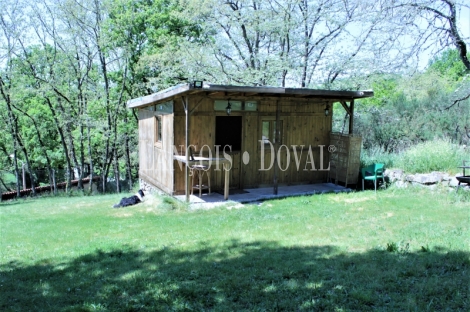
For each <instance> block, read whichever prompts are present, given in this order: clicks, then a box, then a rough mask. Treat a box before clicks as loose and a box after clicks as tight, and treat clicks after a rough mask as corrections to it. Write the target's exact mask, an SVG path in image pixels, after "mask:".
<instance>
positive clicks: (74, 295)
mask: <svg viewBox="0 0 470 312" xmlns="http://www.w3.org/2000/svg"><path fill="white" fill-rule="evenodd" d="M469 255H470V254H469V253H468V252H456V251H446V250H433V251H427V252H417V253H409V252H387V251H380V250H370V251H368V252H364V253H344V252H341V251H340V250H338V249H337V248H336V247H332V246H319V247H316V246H315V247H305V248H303V247H289V248H287V247H283V246H279V245H278V244H276V243H273V242H255V243H249V244H247V243H241V242H238V241H227V242H226V243H225V244H224V245H223V246H216V247H211V246H207V245H204V244H201V246H200V248H199V249H198V250H197V251H194V252H187V251H181V250H179V249H177V248H164V249H162V250H158V251H153V252H145V251H139V250H135V249H132V248H124V249H123V250H112V251H107V252H103V251H96V252H95V253H92V254H87V255H84V256H81V257H79V258H76V259H73V260H72V261H70V262H65V263H51V262H50V261H48V260H43V261H40V262H38V263H37V264H35V265H31V266H27V265H22V264H21V263H10V264H8V265H3V266H2V267H1V275H0V285H1V286H0V296H1V300H0V310H2V311H41V310H43V311H92V310H108V311H135V310H141V311H142V310H144V311H145V310H146V311H167V310H196V311H200V310H217V311H235V310H236V311H240V310H248V311H253V310H257V311H260V310H267V311H276V310H277V311H279V310H284V311H296V310H306V311H312V310H313V311H321V310H326V311H333V310H340V309H343V310H347V311H350V310H356V311H367V310H382V311H383V310H387V311H404V310H407V311H408V310H416V311H425V310H431V311H468V310H469V309H470V304H469V283H470V280H469V273H470V271H469V269H470V261H469Z"/></svg>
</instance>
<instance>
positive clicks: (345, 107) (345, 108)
mask: <svg viewBox="0 0 470 312" xmlns="http://www.w3.org/2000/svg"><path fill="white" fill-rule="evenodd" d="M340 103H341V105H343V107H344V110H345V111H346V112H347V113H348V115H349V116H351V110H350V109H349V107H348V104H346V102H345V101H340Z"/></svg>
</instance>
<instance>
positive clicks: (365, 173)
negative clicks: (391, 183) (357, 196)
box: [361, 164, 385, 192]
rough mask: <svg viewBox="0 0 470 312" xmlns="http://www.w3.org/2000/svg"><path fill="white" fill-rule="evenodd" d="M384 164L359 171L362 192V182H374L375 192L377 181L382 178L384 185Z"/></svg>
mask: <svg viewBox="0 0 470 312" xmlns="http://www.w3.org/2000/svg"><path fill="white" fill-rule="evenodd" d="M384 171H385V168H384V164H373V165H370V166H367V167H365V168H362V169H361V175H362V190H364V180H369V181H374V189H375V192H377V180H378V179H380V178H382V181H383V183H384V185H385V176H384Z"/></svg>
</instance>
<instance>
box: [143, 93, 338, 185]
mask: <svg viewBox="0 0 470 312" xmlns="http://www.w3.org/2000/svg"><path fill="white" fill-rule="evenodd" d="M216 99H218V100H220V99H227V98H224V97H223V96H212V97H205V98H204V97H201V96H192V97H191V96H190V97H189V106H190V110H192V109H194V108H195V107H196V106H197V108H196V109H195V110H194V111H193V113H192V115H191V118H190V144H191V145H194V146H195V147H194V148H193V152H194V153H199V151H200V149H201V148H202V146H203V145H208V146H209V147H210V148H211V149H212V152H213V153H214V154H215V147H214V144H215V135H216V134H215V118H216V116H217V115H220V116H226V113H225V112H223V111H218V112H216V111H214V100H216ZM231 99H232V100H234V101H235V100H255V101H257V102H258V111H257V112H233V113H232V115H233V116H243V129H242V150H241V151H240V152H239V153H233V154H232V157H233V158H234V161H236V163H234V167H233V171H232V174H231V179H230V180H231V186H232V187H234V186H237V187H238V186H239V187H241V188H253V187H259V186H272V185H273V171H274V170H273V169H272V168H271V170H268V171H260V170H259V169H260V168H261V159H260V156H261V146H260V141H259V140H260V139H261V122H262V121H263V120H267V119H269V120H275V118H276V105H277V101H278V100H279V101H280V103H279V104H280V109H281V113H280V119H281V120H282V121H283V134H282V144H283V145H286V146H288V147H289V158H290V159H289V164H287V149H286V148H285V147H283V148H282V149H281V153H280V156H281V157H280V160H279V161H280V164H281V168H283V169H285V168H287V169H286V170H285V171H282V170H278V174H279V177H278V181H279V184H280V185H291V184H304V183H318V182H324V181H325V180H326V178H327V172H326V171H319V170H318V169H320V148H319V147H318V146H319V145H324V149H323V152H324V155H323V160H324V167H325V169H326V168H327V167H328V145H329V132H330V131H331V120H332V119H331V118H332V116H331V114H330V115H329V116H325V115H324V109H325V105H326V104H327V101H325V100H312V99H310V100H309V99H301V98H274V97H270V98H263V97H250V98H242V97H239V98H234V97H231ZM182 103H183V102H182V99H181V98H176V99H174V145H175V146H176V148H177V150H178V153H180V154H182V155H184V154H185V148H184V145H185V112H184V109H183V104H182ZM330 111H331V110H330ZM139 125H140V124H139ZM168 130H169V129H168ZM169 131H171V130H169ZM141 135H143V138H145V135H147V136H148V134H144V133H142V134H141ZM141 144H142V143H141ZM292 145H297V148H298V149H297V156H298V158H299V159H300V163H299V168H297V164H296V160H295V155H294V150H293V149H292V148H291V147H292ZM301 145H304V148H303V150H300V146H301ZM309 146H312V156H313V162H314V166H315V169H316V170H311V169H313V168H312V164H311V163H309V164H307V163H306V162H307V161H309V162H311V160H312V159H311V157H309V153H308V152H309ZM172 148H173V147H172ZM141 150H142V151H145V147H144V149H141ZM204 151H205V152H206V154H207V151H208V148H207V147H205V148H204ZM244 151H247V152H248V153H249V158H250V161H249V163H248V164H246V165H245V164H244V163H243V161H242V159H243V152H244ZM212 156H213V157H215V155H212ZM219 157H223V151H222V150H220V154H219ZM264 158H265V166H266V167H267V166H269V164H270V158H271V151H270V150H265V157H264ZM148 161H149V160H148V159H144V162H142V161H141V164H142V163H146V162H148ZM157 161H159V160H158V158H157ZM275 165H276V164H275ZM171 168H174V169H175V170H174V180H171V181H174V185H173V186H172V187H171V188H172V193H173V194H184V181H185V180H184V165H182V166H181V169H180V165H179V164H178V162H176V161H174V162H173V164H172V166H171ZM215 169H216V167H215V166H213V167H212V181H211V182H212V188H213V189H216V188H219V189H222V188H223V172H222V170H219V171H218V172H217V171H216V170H215ZM220 169H221V168H220ZM304 169H307V170H304ZM141 170H142V169H141ZM160 170H162V168H160ZM157 171H158V170H157ZM152 176H154V173H152ZM155 179H163V177H155ZM165 179H168V176H167V177H165ZM237 181H238V182H237ZM162 183H164V182H162ZM237 183H238V184H237ZM165 185H166V186H167V184H165Z"/></svg>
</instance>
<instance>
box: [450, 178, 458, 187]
mask: <svg viewBox="0 0 470 312" xmlns="http://www.w3.org/2000/svg"><path fill="white" fill-rule="evenodd" d="M457 185H459V181H458V180H457V179H456V178H455V177H452V178H451V179H450V180H449V186H451V187H456V186H457Z"/></svg>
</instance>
